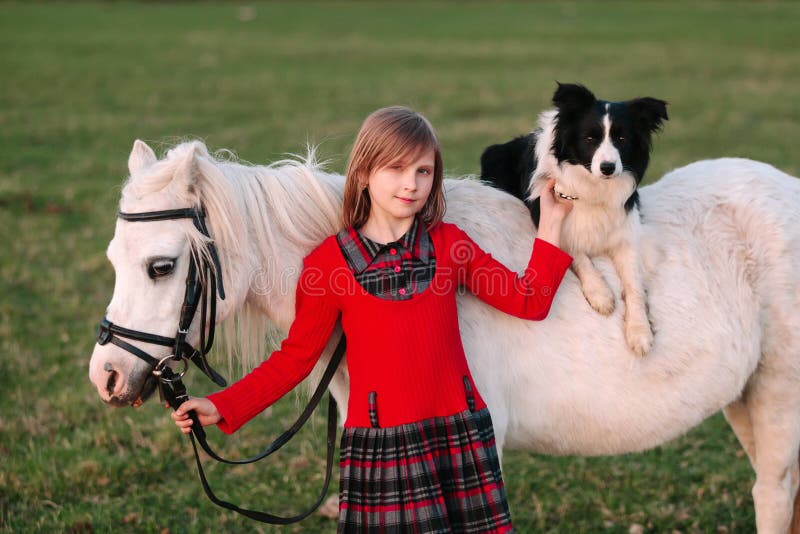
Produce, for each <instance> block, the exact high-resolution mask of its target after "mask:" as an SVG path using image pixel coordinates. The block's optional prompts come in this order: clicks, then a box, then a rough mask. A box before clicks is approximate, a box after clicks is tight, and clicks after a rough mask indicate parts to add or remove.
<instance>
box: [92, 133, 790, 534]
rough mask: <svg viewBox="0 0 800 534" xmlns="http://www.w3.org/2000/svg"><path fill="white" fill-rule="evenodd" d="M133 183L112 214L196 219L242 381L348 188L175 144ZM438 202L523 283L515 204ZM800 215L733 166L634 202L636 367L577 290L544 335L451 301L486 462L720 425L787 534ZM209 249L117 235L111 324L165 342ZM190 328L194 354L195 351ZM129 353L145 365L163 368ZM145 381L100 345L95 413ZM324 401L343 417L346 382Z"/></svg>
mask: <svg viewBox="0 0 800 534" xmlns="http://www.w3.org/2000/svg"><path fill="white" fill-rule="evenodd" d="M128 163H129V168H130V179H129V181H128V182H127V184H126V185H125V187H124V189H123V191H122V198H121V201H120V208H121V210H122V211H125V212H145V211H153V210H164V209H174V208H185V207H191V206H199V205H201V204H202V205H203V206H204V208H205V210H206V212H207V214H208V226H209V229H210V233H211V236H213V239H214V240H215V242H216V245H217V248H218V250H219V253H220V260H221V265H222V275H223V279H224V283H225V288H226V291H227V299H226V300H224V301H222V300H220V301H218V308H217V316H216V321H217V322H222V321H226V322H228V323H229V325H228V326H229V328H227V332H228V333H229V334H230V333H234V334H235V336H236V337H238V338H239V340H238V341H239V342H240V344H239V345H236V344H234V343H232V342H230V341H229V343H228V349H229V354H233V352H236V351H235V350H234V349H236V348H237V346H238V349H237V350H238V351H239V352H241V353H244V354H246V355H248V356H249V360H248V361H247V362H246V364H245V365H246V366H247V367H250V366H252V365H253V364H254V363H255V362H256V361H257V360H259V359H260V358H262V357H263V354H264V351H263V339H264V328H265V325H266V324H267V321H265V320H264V317H263V316H266V317H268V318H269V319H270V320H271V321H272V323H274V324H275V325H277V327H278V328H280V329H281V330H283V331H287V330H288V327H289V325H290V323H291V321H292V318H293V316H294V294H295V292H294V289H295V285H296V282H297V278H298V275H299V272H300V268H301V261H302V258H303V257H304V256H305V255H307V254H308V253H309V252H310V251H311V250H312V249H313V248H314V247H315V246H316V245H317V244H318V243H319V242H321V241H322V240H323V238H325V237H326V236H328V235H330V234H333V233H335V232H336V231H337V230H338V228H339V224H340V223H339V214H340V204H341V197H342V191H343V187H344V181H343V178H342V177H341V176H339V175H333V174H327V173H325V172H322V171H321V170H320V169H318V168H317V167H316V166H315V165H314V164H313V162H305V163H303V162H287V161H283V162H278V163H275V164H272V165H270V166H266V167H264V166H248V165H242V164H239V163H235V162H226V161H220V160H218V159H216V158H214V157H212V156H211V155H209V153H208V152H207V150H206V147H205V146H204V145H203V144H202V143H200V142H190V143H184V144H181V145H179V146H177V147H175V148H173V149H172V150H170V151H169V152H168V154H167V156H166V157H165V158H164V159H162V160H160V161H159V160H157V158H156V156H155V154H154V153H153V151H152V150H151V149H150V148H149V147H148V146H147V145H146V144H144V143H142V142H141V141H137V142H136V143H135V144H134V147H133V151H132V152H131V155H130V159H129V162H128ZM445 189H446V197H447V204H448V209H447V216H446V220H448V221H451V222H454V223H456V224H458V225H459V226H460V227H462V228H464V229H465V230H466V231H467V232H468V233H469V234H470V235H471V236H472V237H473V238H474V239H475V240H476V241H477V242H478V243H479V244H480V245H481V246H483V247H484V248H485V249H486V250H488V251H490V252H491V253H492V254H493V255H494V256H495V257H497V258H498V259H499V260H500V261H502V262H503V263H505V264H506V265H508V266H509V267H511V268H514V269H521V268H522V267H523V266H524V265H525V263H526V260H527V258H528V253H529V251H530V247H531V244H532V240H533V237H534V229H533V226H532V224H531V222H530V216H529V215H528V211H527V210H526V209H525V207H524V206H523V204H522V203H521V202H520V201H518V200H516V199H514V198H512V197H511V196H509V195H507V194H505V193H502V192H500V191H497V190H494V189H492V188H490V187H487V186H485V185H483V184H481V183H479V182H477V181H474V180H446V181H445ZM798 206H800V182H798V181H797V180H796V179H794V178H792V177H790V176H788V175H786V174H784V173H782V172H780V171H778V170H776V169H775V168H773V167H771V166H769V165H765V164H763V163H757V162H754V161H748V160H743V159H721V160H713V161H702V162H699V163H694V164H692V165H689V166H687V167H684V168H681V169H678V170H676V171H673V172H671V173H669V174H668V175H666V176H665V177H664V178H663V179H661V180H660V181H659V182H658V183H656V184H654V185H650V186H647V187H644V188H642V189H641V212H642V214H643V218H644V225H643V226H644V235H643V239H642V246H643V250H642V251H641V253H642V258H643V263H644V276H645V281H646V285H647V287H648V292H649V305H650V317H651V319H652V322H653V329H654V332H655V342H654V345H653V348H652V350H651V351H650V353H649V354H648V355H647V356H646V357H645V358H636V357H633V356H632V355H631V353H630V351H629V350H628V348H627V345H626V342H625V339H624V337H623V335H622V331H621V330H620V328H619V327H618V325H619V321H620V320H621V318H620V317H619V316H618V314H619V313H621V312H619V310H620V309H622V307H621V306H617V310H618V311H616V312H615V313H614V314H612V315H611V316H609V317H604V316H602V315H600V314H597V313H595V312H594V311H593V310H592V309H591V308H590V307H589V305H588V304H587V302H586V300H585V299H584V298H583V295H582V294H581V289H580V286H579V283H578V281H577V279H576V278H575V277H574V275H572V274H570V273H568V274H567V276H566V278H565V279H564V282H563V285H562V287H561V289H559V293H558V295H557V297H556V299H555V303H554V305H553V308H552V311H551V313H550V316H549V317H548V319H547V320H545V321H542V322H529V321H523V320H519V319H515V318H513V317H510V316H508V315H505V314H503V313H502V312H500V311H497V310H495V309H493V308H491V307H490V306H488V305H485V304H483V303H481V302H480V301H479V300H478V299H476V298H474V297H473V296H471V295H464V296H461V297H459V320H460V326H461V331H462V337H463V342H464V347H465V349H466V353H467V357H468V359H469V364H470V367H471V369H472V371H473V374H474V377H475V380H476V382H477V384H478V386H479V388H480V391H481V393H482V395H483V397H484V398H485V399H486V402H487V403H488V405H489V407H490V409H491V412H492V416H493V419H494V423H495V432H496V434H497V443H498V449H502V448H503V447H513V448H521V449H528V450H535V451H538V452H543V453H550V454H580V455H602V454H619V453H626V452H631V451H641V450H644V449H647V448H650V447H654V446H656V445H659V444H662V443H664V442H666V441H669V440H671V439H673V438H675V437H677V436H679V435H681V434H683V433H684V432H686V431H687V430H689V429H690V428H692V427H693V426H695V425H697V424H698V423H700V422H701V421H702V420H703V419H705V418H706V417H708V416H710V415H712V414H714V413H715V412H717V411H718V410H720V409H722V410H724V412H725V415H726V417H727V418H728V421H729V422H730V424H731V426H732V427H733V429H734V431H735V432H736V435H737V436H738V438H739V440H740V442H741V444H742V445H743V447H744V449H745V450H746V451H747V455H748V457H749V459H750V462H751V464H752V466H753V468H754V469H755V472H756V483H755V486H754V488H753V497H754V501H755V507H756V522H757V527H758V530H759V532H762V533H784V532H786V531H787V530H788V529H789V528H790V525H791V523H792V518H793V513H794V514H795V515H796V516H797V515H800V513H798V512H797V509H796V508H794V507H793V501H794V499H795V495H796V494H797V489H798V483H799V482H800V470H799V469H798V445H799V444H800V316H798V314H797V310H798V308H800V284H799V283H798V282H799V281H800V274H799V273H800V211H798ZM204 239H205V238H204V237H203V236H202V235H201V234H200V233H199V232H198V231H197V230H196V229H195V227H194V226H193V225H192V223H191V221H189V220H187V219H182V220H169V221H157V222H147V223H142V222H128V221H124V220H118V221H117V226H116V231H115V234H114V238H113V240H112V241H111V243H110V245H109V247H108V257H109V259H110V260H111V263H112V264H113V266H114V269H115V271H116V283H115V286H114V295H113V297H112V299H111V302H110V304H109V306H108V310H107V312H108V318H109V320H111V321H112V322H114V323H116V324H118V325H120V326H123V327H127V328H131V329H136V330H141V331H146V332H151V333H154V334H160V335H164V336H173V335H174V332H175V328H176V323H177V318H178V316H179V313H180V311H179V307H180V305H181V302H182V299H183V292H184V286H185V284H184V280H185V277H186V269H187V264H188V261H187V259H188V255H189V254H190V252H191V249H192V247H197V246H198V245H199V244H200V243H202V242H203V241H204ZM158 261H160V262H161V264H160V265H159V268H161V269H162V271H163V268H165V267H169V266H170V265H173V266H174V272H172V274H168V275H166V276H162V277H159V278H157V279H155V280H153V279H151V278H150V277H149V276H148V267H149V266H150V267H152V264H153V262H158ZM170 261H172V263H171V264H170V263H169V262H170ZM598 267H599V269H600V270H601V272H602V273H603V275H604V276H605V278H606V279H607V280H608V281H609V283H610V284H611V285H612V286H614V293H615V294H616V295H619V280H618V278H617V276H616V274H615V271H614V268H613V266H612V265H611V264H610V262H608V261H602V259H601V261H598ZM150 274H152V272H151V273H150ZM231 321H236V325H235V328H230V326H231V325H230V322H231ZM198 322H199V320H196V321H195V322H194V323H193V326H192V329H191V331H190V334H189V341H190V342H192V343H195V344H196V343H197V340H198V338H199V325H198V324H197V323H198ZM133 343H134V344H135V345H137V346H139V347H141V348H143V349H145V350H148V351H150V352H151V354H153V355H155V356H159V357H160V356H164V355H166V354H168V352H169V350H168V349H167V348H164V347H156V346H153V345H145V344H142V343H138V342H133ZM332 345H333V344H332V343H331V344H329V346H328V348H327V349H326V351H325V353H324V354H323V357H322V358H321V361H320V363H318V364H317V367H316V369H315V375H316V376H318V373H319V371H320V370H321V369H322V368H323V366H324V364H325V362H327V360H328V359H329V357H330V352H331V350H332ZM230 357H232V358H238V356H237V355H236V354H233V356H230ZM148 373H149V369H148V367H147V365H146V364H145V363H144V362H143V361H141V360H139V359H138V358H135V357H134V356H132V355H131V354H130V353H128V352H125V351H123V350H121V349H119V348H118V347H116V346H114V345H112V344H106V345H102V346H101V345H96V346H95V348H94V352H93V354H92V360H91V364H90V378H91V380H92V382H93V383H94V384H95V385H96V387H97V390H98V392H99V393H100V396H101V397H102V399H103V400H105V401H106V402H109V403H111V404H115V405H130V404H132V403H133V402H134V401H136V399H138V398H139V397H140V396H142V395H143V390H145V391H144V395H145V396H146V394H147V393H148V392H151V391H152V388H150V387H146V383H147V382H149V380H146V378H147V376H148ZM313 381H314V380H312V382H313ZM331 390H332V391H333V393H334V395H335V396H336V398H337V400H338V401H339V406H340V407H342V408H344V407H346V406H347V402H346V398H347V391H348V379H347V371H346V368H345V367H344V366H342V369H340V372H339V373H338V374H337V376H336V378H335V379H334V382H333V384H332V386H331Z"/></svg>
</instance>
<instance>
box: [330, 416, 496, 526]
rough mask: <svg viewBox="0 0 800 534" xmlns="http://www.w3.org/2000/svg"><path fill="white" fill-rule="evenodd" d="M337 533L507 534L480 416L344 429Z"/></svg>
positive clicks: (486, 427) (487, 425)
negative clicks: (497, 533) (469, 533)
mask: <svg viewBox="0 0 800 534" xmlns="http://www.w3.org/2000/svg"><path fill="white" fill-rule="evenodd" d="M340 450H341V458H340V463H339V466H340V469H341V476H340V488H339V528H338V532H375V533H378V532H415V533H431V532H437V533H438V532H481V533H484V532H511V531H512V527H511V516H510V514H509V511H508V503H507V502H506V493H505V488H504V486H503V477H502V475H501V473H500V462H499V460H498V457H497V448H496V447H495V439H494V429H493V428H492V419H491V417H490V415H489V410H488V409H483V410H480V411H477V412H471V411H469V410H466V411H463V412H460V413H457V414H455V415H451V416H448V417H435V418H431V419H426V420H424V421H419V422H416V423H410V424H405V425H400V426H396V427H390V428H362V427H356V428H345V429H344V433H343V434H342V440H341V449H340Z"/></svg>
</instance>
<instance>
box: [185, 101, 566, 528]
mask: <svg viewBox="0 0 800 534" xmlns="http://www.w3.org/2000/svg"><path fill="white" fill-rule="evenodd" d="M552 189H553V183H552V182H551V183H550V184H548V189H547V191H546V192H545V194H543V195H542V199H541V219H540V225H539V234H538V238H537V239H536V241H535V243H534V248H533V253H532V254H531V258H530V262H529V263H528V267H527V269H526V270H525V272H524V274H522V275H520V276H518V275H517V274H516V273H514V272H512V271H510V270H508V269H507V268H506V267H504V266H503V265H501V264H500V263H498V262H497V261H496V260H494V259H493V258H492V257H491V255H489V254H487V253H485V252H484V251H482V250H481V249H480V248H479V247H478V246H477V245H476V244H475V243H474V242H473V241H472V240H471V239H470V237H469V236H468V235H467V234H466V233H464V232H463V231H462V230H460V229H459V228H458V227H457V226H455V225H453V224H447V223H444V222H442V216H443V215H444V211H445V203H444V194H443V190H442V158H441V154H440V150H439V142H438V140H437V138H436V134H435V133H434V131H433V128H432V127H431V125H430V124H429V123H428V121H427V120H426V119H425V118H424V117H422V116H421V115H419V114H417V113H415V112H413V111H411V110H410V109H407V108H402V107H390V108H384V109H380V110H378V111H376V112H374V113H372V114H371V115H370V116H369V117H367V119H366V120H365V121H364V124H363V125H362V127H361V131H360V132H359V134H358V137H357V138H356V142H355V146H354V147H353V150H352V152H351V154H350V161H349V164H348V168H347V178H346V184H345V191H344V204H343V219H344V227H345V229H344V230H342V231H341V232H339V233H338V234H337V235H335V236H331V237H329V238H328V239H326V240H325V241H323V242H322V244H321V245H319V247H317V248H316V249H315V250H314V251H313V252H312V253H311V254H309V255H308V256H307V257H306V258H305V260H304V267H303V271H302V273H301V275H300V280H299V282H298V286H297V301H296V317H295V320H294V322H293V323H292V326H291V328H290V330H289V334H288V337H287V338H286V339H285V340H284V342H283V343H282V344H281V348H280V350H277V351H275V352H274V353H273V354H272V356H270V358H269V359H268V360H266V361H265V362H264V363H262V364H261V365H260V366H259V367H257V368H256V369H254V370H253V371H252V372H251V373H250V374H248V375H247V376H245V377H244V378H242V379H241V380H240V381H238V382H237V383H235V384H233V385H232V386H230V387H229V388H227V389H225V390H223V391H221V392H219V393H215V394H213V395H210V396H209V397H208V398H196V399H191V400H189V401H187V402H185V403H184V404H183V405H182V406H181V407H180V408H179V409H178V410H177V411H175V412H174V413H173V415H172V417H173V419H174V420H175V422H176V424H177V425H178V426H179V427H180V428H181V429H182V431H183V432H184V433H188V432H189V431H190V428H189V427H190V426H191V424H192V421H191V419H189V417H188V416H187V412H189V411H190V410H195V411H196V412H197V415H198V417H199V421H200V423H201V424H202V425H210V424H215V423H216V424H217V425H218V426H219V427H220V428H221V429H222V430H223V431H224V432H226V433H231V432H234V431H235V430H237V429H238V428H239V427H240V426H241V425H243V424H244V423H245V422H247V421H248V420H250V419H251V418H252V417H253V416H255V415H256V414H258V413H259V412H261V411H262V410H264V409H265V408H266V407H268V406H270V405H271V404H272V403H274V402H275V401H276V400H278V399H279V398H280V397H282V396H283V395H285V394H286V393H287V392H289V391H290V390H291V389H292V388H294V387H295V386H296V385H297V384H298V383H299V382H300V381H301V380H302V379H303V378H304V377H306V376H307V375H308V373H309V372H310V371H311V368H312V367H313V366H314V364H315V363H316V361H317V359H318V358H319V356H320V354H321V353H322V350H323V349H324V347H325V345H326V343H327V341H328V339H329V337H330V335H331V333H332V331H333V328H334V325H335V323H336V321H337V319H338V318H339V317H340V316H341V319H342V328H343V329H344V333H345V335H346V336H347V366H348V369H349V372H350V396H349V402H348V409H347V420H346V421H345V424H344V427H345V428H344V432H343V435H342V439H341V451H340V470H341V471H340V473H341V476H340V492H339V531H340V532H363V531H370V532H371V531H373V530H374V531H376V532H377V531H381V532H383V531H386V530H388V531H392V532H395V531H404V532H405V531H409V532H411V531H413V532H452V531H455V532H481V533H484V532H507V531H510V530H511V518H510V516H509V511H508V504H507V502H506V496H505V490H504V487H503V479H502V476H501V474H500V465H499V462H498V457H497V450H496V448H495V442H494V433H493V429H492V422H491V418H490V416H489V412H488V410H487V408H486V403H485V402H484V401H483V399H482V398H481V396H480V394H479V393H478V391H477V389H476V388H475V384H474V382H473V380H472V376H471V375H470V371H469V368H468V367H467V361H466V358H465V356H464V349H463V347H462V345H461V338H460V335H459V330H458V317H457V313H456V291H457V289H458V287H460V286H466V287H467V288H468V289H469V290H470V291H472V292H473V293H474V294H475V295H477V296H478V297H480V298H481V299H483V300H484V301H486V302H488V303H489V304H491V305H492V306H494V307H496V308H498V309H500V310H503V311H505V312H506V313H509V314H512V315H515V316H517V317H522V318H526V319H533V320H539V319H544V318H545V316H546V315H547V313H548V311H549V309H550V304H551V302H552V300H553V296H554V294H555V292H556V289H557V288H558V285H559V283H560V282H561V279H562V277H563V276H564V272H565V271H566V269H567V267H568V266H569V264H570V262H571V258H570V257H569V256H568V255H567V254H566V253H564V252H562V251H561V250H559V249H558V248H557V246H558V242H559V235H560V233H561V223H562V221H563V219H564V217H565V215H566V214H567V213H568V212H569V210H570V209H571V204H570V203H569V202H568V201H562V200H556V198H555V197H554V195H553V192H552Z"/></svg>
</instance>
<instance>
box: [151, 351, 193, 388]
mask: <svg viewBox="0 0 800 534" xmlns="http://www.w3.org/2000/svg"><path fill="white" fill-rule="evenodd" d="M181 359H182V360H183V369H182V370H181V372H180V373H178V374H175V375H173V376H171V377H170V378H164V376H163V374H164V371H163V370H162V369H163V368H164V367H167V366H168V363H167V362H169V361H175V358H174V357H173V355H172V354H170V355H169V356H164V357H163V358H161V359H160V360H159V361H158V363H157V364H156V366H155V367H154V368H153V376H155V377H156V378H158V379H159V380H161V381H162V382H165V383H169V382H175V381H177V380H180V379H181V378H183V375H185V374H186V371H188V370H189V362H188V361H186V358H181ZM170 369H172V368H171V367H170Z"/></svg>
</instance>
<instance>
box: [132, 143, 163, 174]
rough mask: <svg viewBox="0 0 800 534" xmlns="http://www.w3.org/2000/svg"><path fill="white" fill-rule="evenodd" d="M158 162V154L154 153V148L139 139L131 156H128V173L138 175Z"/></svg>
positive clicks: (134, 144)
mask: <svg viewBox="0 0 800 534" xmlns="http://www.w3.org/2000/svg"><path fill="white" fill-rule="evenodd" d="M156 161H158V158H157V157H156V153H155V152H153V149H152V148H150V147H149V146H147V143H145V142H144V141H142V140H141V139H137V140H136V141H134V142H133V149H131V155H130V156H128V171H130V173H131V174H136V173H137V172H139V171H140V170H142V169H144V168H145V167H149V166H150V165H152V164H153V163H155V162H156Z"/></svg>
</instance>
